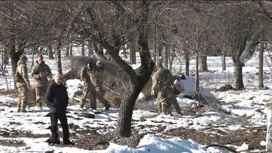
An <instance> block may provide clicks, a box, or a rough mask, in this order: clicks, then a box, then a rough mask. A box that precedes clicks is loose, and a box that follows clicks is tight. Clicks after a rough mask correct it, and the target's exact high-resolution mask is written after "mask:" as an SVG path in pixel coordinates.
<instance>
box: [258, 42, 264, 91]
mask: <svg viewBox="0 0 272 153" xmlns="http://www.w3.org/2000/svg"><path fill="white" fill-rule="evenodd" d="M263 54H264V43H260V53H259V88H263V87H264V84H263Z"/></svg>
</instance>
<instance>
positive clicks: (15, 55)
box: [9, 39, 24, 89]
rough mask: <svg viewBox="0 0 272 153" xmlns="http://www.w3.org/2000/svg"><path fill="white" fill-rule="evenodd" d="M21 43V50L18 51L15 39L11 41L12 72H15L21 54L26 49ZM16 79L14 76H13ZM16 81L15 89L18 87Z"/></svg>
mask: <svg viewBox="0 0 272 153" xmlns="http://www.w3.org/2000/svg"><path fill="white" fill-rule="evenodd" d="M20 47H21V45H19V47H18V48H19V50H18V51H17V52H16V48H15V39H13V40H12V41H11V44H10V51H9V53H10V59H11V68H12V74H13V75H14V74H15V71H16V67H17V62H18V61H19V60H20V56H21V55H22V54H23V53H24V49H22V48H20ZM13 79H14V78H13ZM15 82H16V81H15V80H14V89H16V83H15Z"/></svg>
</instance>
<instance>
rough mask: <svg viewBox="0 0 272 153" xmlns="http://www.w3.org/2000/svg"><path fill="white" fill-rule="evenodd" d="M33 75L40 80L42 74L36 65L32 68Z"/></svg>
mask: <svg viewBox="0 0 272 153" xmlns="http://www.w3.org/2000/svg"><path fill="white" fill-rule="evenodd" d="M31 75H32V77H33V78H34V79H36V80H39V79H40V74H39V72H38V71H37V67H36V66H35V65H34V66H33V68H32V70H31Z"/></svg>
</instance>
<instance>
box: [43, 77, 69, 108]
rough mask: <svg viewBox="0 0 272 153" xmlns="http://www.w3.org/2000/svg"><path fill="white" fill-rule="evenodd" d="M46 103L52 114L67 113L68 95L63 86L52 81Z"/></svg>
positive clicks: (48, 88)
mask: <svg viewBox="0 0 272 153" xmlns="http://www.w3.org/2000/svg"><path fill="white" fill-rule="evenodd" d="M46 103H47V106H48V107H49V108H50V112H52V113H66V108H67V106H68V94H67V90H66V87H65V86H64V85H63V84H60V85H58V84H56V83H55V82H54V81H52V82H51V83H50V84H49V86H48V87H47V90H46Z"/></svg>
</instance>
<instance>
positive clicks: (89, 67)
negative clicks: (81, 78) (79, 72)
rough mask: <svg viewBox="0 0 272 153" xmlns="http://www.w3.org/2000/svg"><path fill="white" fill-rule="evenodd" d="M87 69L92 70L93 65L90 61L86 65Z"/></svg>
mask: <svg viewBox="0 0 272 153" xmlns="http://www.w3.org/2000/svg"><path fill="white" fill-rule="evenodd" d="M87 68H88V69H89V70H93V63H92V61H90V62H89V63H88V64H87Z"/></svg>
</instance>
